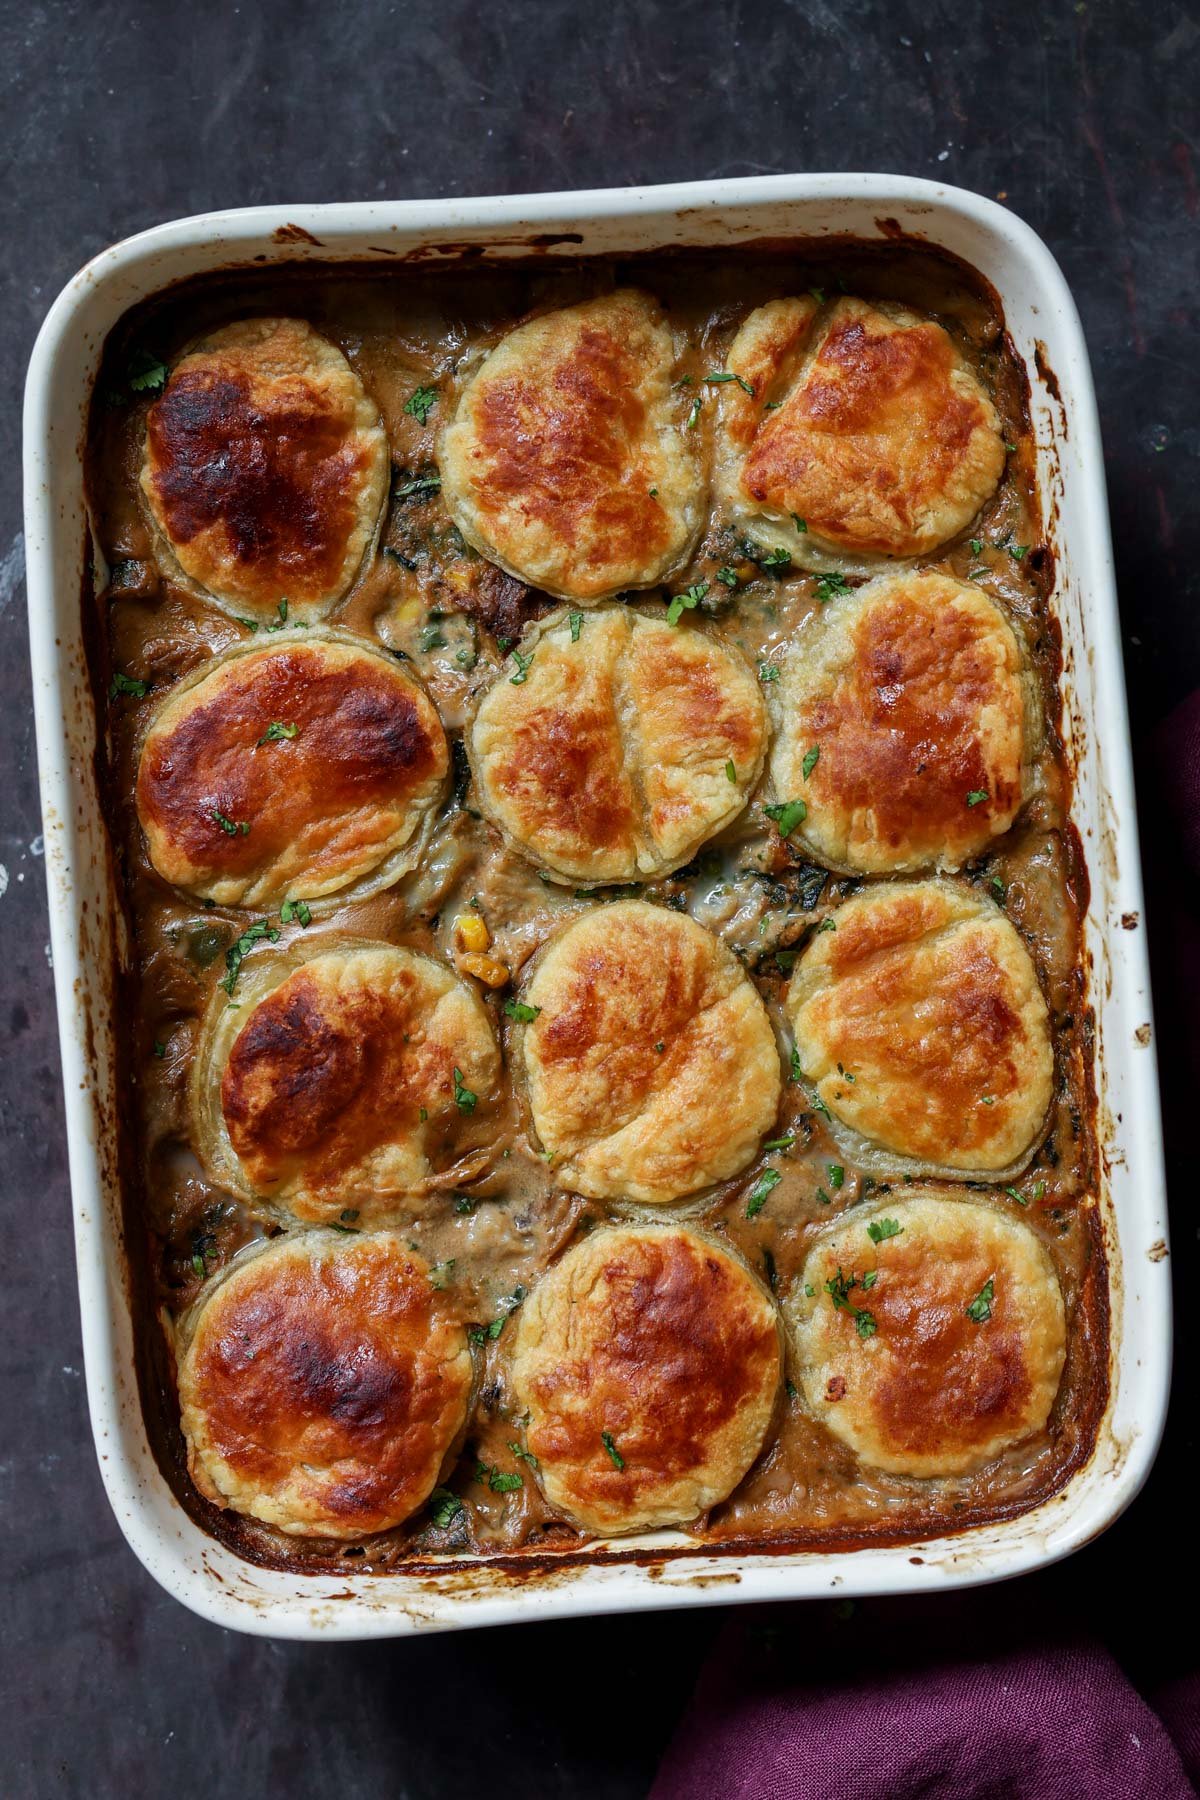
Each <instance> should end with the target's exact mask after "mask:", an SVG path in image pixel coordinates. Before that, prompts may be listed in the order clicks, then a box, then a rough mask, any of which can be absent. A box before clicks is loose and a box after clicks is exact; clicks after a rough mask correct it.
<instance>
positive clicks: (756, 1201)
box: [746, 1169, 783, 1219]
mask: <svg viewBox="0 0 1200 1800" xmlns="http://www.w3.org/2000/svg"><path fill="white" fill-rule="evenodd" d="M782 1180H783V1176H782V1175H781V1174H780V1173H779V1170H778V1169H764V1170H763V1172H762V1174H761V1175H760V1176H759V1178H758V1180H757V1181H756V1182H755V1184H754V1186H753V1187H752V1188H751V1189H750V1192H749V1194H748V1195H747V1198H746V1217H747V1218H748V1219H753V1218H755V1217H756V1216H757V1215H758V1214H759V1213H760V1212H761V1211H762V1209H763V1207H764V1206H765V1205H766V1204H767V1196H768V1195H769V1194H770V1192H771V1190H772V1189H773V1188H777V1187H778V1186H779V1183H780V1182H781V1181H782Z"/></svg>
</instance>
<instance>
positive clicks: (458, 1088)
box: [190, 940, 500, 1224]
mask: <svg viewBox="0 0 1200 1800" xmlns="http://www.w3.org/2000/svg"><path fill="white" fill-rule="evenodd" d="M236 998H237V1004H236V1005H234V1006H231V1005H229V1004H228V1002H227V1000H226V997H225V995H224V994H223V993H221V992H220V991H218V992H217V993H216V994H215V995H214V997H213V1001H212V1004H211V1006H210V1008H209V1012H208V1016H207V1018H206V1020H205V1025H204V1030H203V1032H202V1034H201V1040H200V1044H199V1047H198V1049H197V1053H196V1058H195V1061H194V1063H193V1067H192V1079H191V1096H190V1110H191V1117H192V1125H193V1131H194V1134H195V1141H196V1148H197V1150H198V1151H199V1153H200V1155H201V1157H202V1158H203V1159H204V1161H205V1163H206V1165H207V1167H208V1169H209V1172H210V1174H211V1176H212V1177H213V1179H214V1180H216V1181H218V1182H220V1183H221V1184H222V1185H223V1186H225V1187H228V1188H230V1189H231V1190H232V1191H233V1192H234V1193H237V1194H241V1195H243V1196H245V1197H247V1198H254V1199H256V1200H257V1202H258V1203H259V1204H260V1205H265V1206H267V1207H269V1208H270V1209H272V1210H274V1211H276V1212H279V1213H282V1214H283V1215H284V1216H285V1217H286V1216H289V1215H290V1216H293V1217H295V1218H299V1219H305V1220H316V1221H322V1222H327V1221H334V1220H337V1219H338V1218H339V1217H341V1218H344V1217H346V1214H347V1211H348V1212H349V1213H350V1215H351V1217H352V1219H353V1220H354V1221H357V1222H360V1223H363V1224H367V1223H380V1222H386V1221H389V1220H392V1219H396V1218H401V1217H404V1216H405V1214H406V1212H407V1211H408V1210H409V1209H410V1206H411V1203H412V1202H413V1200H414V1199H415V1198H416V1197H419V1196H421V1195H423V1194H425V1193H427V1192H428V1191H429V1190H430V1188H431V1187H432V1186H441V1185H444V1184H445V1181H444V1178H445V1177H446V1176H447V1172H448V1171H450V1172H452V1171H453V1170H454V1169H455V1168H456V1167H457V1166H458V1165H459V1163H460V1161H461V1159H462V1158H463V1157H464V1156H466V1155H467V1154H468V1152H469V1151H470V1150H471V1149H472V1148H478V1146H479V1144H480V1143H481V1142H483V1141H486V1119H487V1104H486V1103H487V1101H488V1100H489V1098H491V1097H492V1096H493V1094H494V1092H495V1089H496V1085H497V1082H498V1080H499V1075H500V1057H499V1052H498V1050H497V1047H496V1042H495V1038H494V1037H493V1034H492V1028H491V1025H490V1023H489V1021H488V1016H487V1013H486V1011H485V1009H484V1007H483V1004H482V1002H481V1001H480V999H479V997H478V995H477V994H476V992H475V991H474V989H473V988H471V987H470V986H468V984H467V983H466V982H465V981H461V980H460V979H459V978H458V976H456V975H455V974H453V973H452V971H451V970H449V969H447V968H446V967H445V966H444V965H443V964H441V963H437V962H434V961H432V960H431V958H429V957H427V956H419V955H417V953H416V952H415V951H412V950H404V949H400V948H398V947H397V946H395V945H392V944H371V943H363V942H361V941H354V942H349V943H348V942H345V941H340V940H333V941H332V947H324V948H322V947H319V946H317V945H313V944H311V943H308V944H301V945H300V946H298V947H297V948H296V950H294V951H292V952H290V953H288V954H286V955H282V956H281V955H278V954H263V953H262V952H259V953H258V954H257V955H255V956H254V957H253V959H252V960H250V961H248V962H247V963H246V964H245V965H244V967H243V969H242V972H241V975H240V977H239V981H238V986H237V990H236ZM450 1178H452V1174H451V1177H450Z"/></svg>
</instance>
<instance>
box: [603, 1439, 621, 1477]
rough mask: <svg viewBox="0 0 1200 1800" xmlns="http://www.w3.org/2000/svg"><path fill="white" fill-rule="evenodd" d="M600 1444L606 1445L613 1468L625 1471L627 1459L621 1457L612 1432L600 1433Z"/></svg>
mask: <svg viewBox="0 0 1200 1800" xmlns="http://www.w3.org/2000/svg"><path fill="white" fill-rule="evenodd" d="M600 1442H601V1443H602V1444H603V1445H604V1448H605V1449H606V1450H607V1452H608V1460H609V1462H610V1463H611V1464H612V1466H613V1468H614V1469H617V1470H620V1469H623V1468H624V1467H625V1458H624V1457H623V1456H622V1455H621V1452H620V1451H619V1450H618V1449H617V1446H616V1444H615V1443H614V1442H613V1434H612V1432H611V1431H602V1432H601V1433H600Z"/></svg>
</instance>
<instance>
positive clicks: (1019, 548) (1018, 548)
mask: <svg viewBox="0 0 1200 1800" xmlns="http://www.w3.org/2000/svg"><path fill="white" fill-rule="evenodd" d="M1006 548H1007V550H1008V554H1009V555H1010V556H1011V557H1012V559H1013V561H1014V562H1022V561H1023V560H1024V559H1025V557H1027V556H1028V555H1029V545H1028V544H1008V545H1006Z"/></svg>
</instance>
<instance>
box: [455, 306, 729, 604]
mask: <svg viewBox="0 0 1200 1800" xmlns="http://www.w3.org/2000/svg"><path fill="white" fill-rule="evenodd" d="M674 369H675V349H674V344H673V342H672V338H671V333H670V330H669V329H668V327H667V325H666V323H665V322H664V320H663V316H662V310H661V308H660V307H659V306H658V304H657V302H656V301H654V300H652V299H651V298H650V296H649V295H647V294H643V293H639V292H638V291H637V290H636V289H633V288H622V289H620V290H619V291H618V292H616V293H613V294H605V295H603V296H602V297H600V298H599V299H596V300H586V301H584V302H582V303H581V304H580V305H578V306H567V307H562V308H560V309H559V310H558V311H555V312H548V313H543V314H542V315H541V316H540V317H539V318H535V319H530V320H529V321H528V322H527V323H526V324H524V325H519V326H517V328H516V330H515V331H511V332H509V334H508V336H507V337H505V338H502V339H501V341H500V343H499V344H497V345H496V347H495V349H494V350H493V351H492V352H491V354H490V355H489V356H488V357H487V358H486V360H485V361H484V362H483V363H482V364H481V365H480V367H479V368H478V370H477V371H476V372H475V373H474V375H472V376H471V378H470V379H469V380H468V382H467V384H466V386H465V388H464V389H463V392H462V394H461V396H460V398H459V402H458V407H457V410H456V412H455V415H454V418H453V421H452V423H451V424H450V425H449V426H448V427H447V429H446V430H445V432H444V433H443V434H442V439H441V443H440V445H439V447H438V465H439V468H440V470H441V477H442V498H443V500H444V501H445V503H446V506H447V507H448V508H449V511H450V515H451V517H452V518H453V520H454V522H455V524H456V525H457V526H458V528H459V530H460V531H461V532H462V534H463V536H464V537H465V538H466V540H467V542H468V543H469V544H473V545H474V547H475V549H477V550H478V551H479V552H480V553H481V554H482V555H483V556H486V557H489V558H490V559H491V561H493V562H496V563H499V565H500V566H501V568H503V569H507V570H508V572H509V573H510V574H511V575H515V576H517V578H518V579H519V580H521V581H526V582H529V583H530V584H531V585H532V586H534V587H538V588H542V589H543V590H544V591H545V592H546V593H550V594H557V595H559V596H560V597H561V598H562V599H564V600H580V601H585V602H586V601H594V600H603V599H606V598H608V597H609V596H611V595H613V594H616V593H618V592H619V591H620V590H621V589H622V588H635V587H649V586H651V585H652V584H653V583H654V582H656V581H661V580H662V579H663V577H664V576H665V575H666V574H667V573H668V572H669V571H670V570H671V569H672V568H674V567H675V566H676V565H677V564H678V563H680V562H682V561H683V559H684V557H685V555H686V553H687V551H688V549H689V547H690V545H691V544H692V542H693V541H694V539H695V537H696V535H697V533H698V532H699V530H700V524H701V512H702V504H703V495H702V491H701V489H702V481H701V472H700V467H699V462H698V459H697V452H696V446H695V443H694V440H693V438H692V437H690V436H689V435H688V434H687V433H686V432H685V431H682V430H681V428H680V425H681V421H680V419H679V417H678V413H679V405H678V401H677V399H676V397H675V396H674V395H673V394H672V392H671V383H672V379H673V375H674Z"/></svg>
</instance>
